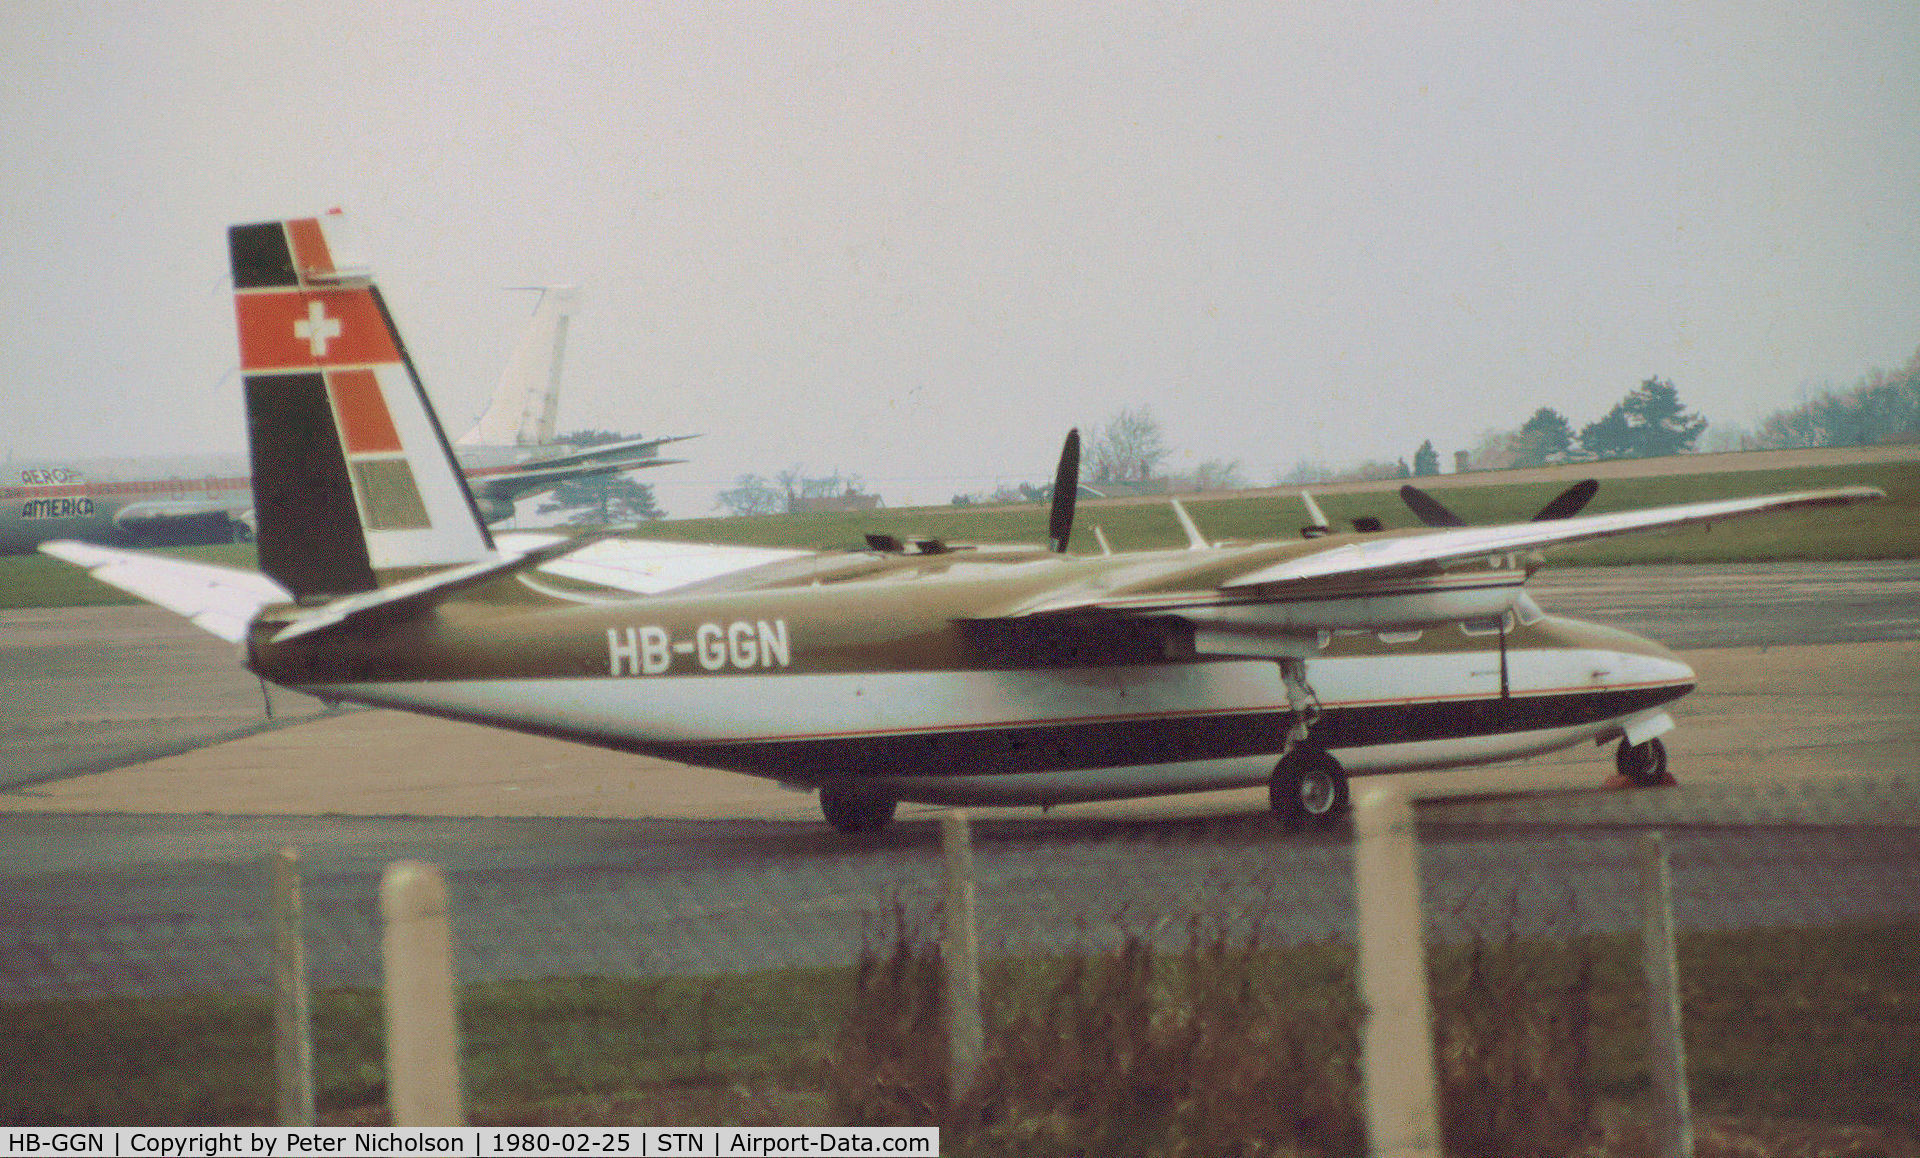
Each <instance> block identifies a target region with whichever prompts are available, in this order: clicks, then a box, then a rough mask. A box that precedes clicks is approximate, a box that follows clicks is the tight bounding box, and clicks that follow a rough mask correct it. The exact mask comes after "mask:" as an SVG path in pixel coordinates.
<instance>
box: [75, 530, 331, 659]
mask: <svg viewBox="0 0 1920 1158" xmlns="http://www.w3.org/2000/svg"><path fill="white" fill-rule="evenodd" d="M40 549H41V550H42V551H45V552H46V553H47V554H49V555H52V556H53V557H55V558H56V559H64V560H66V561H67V562H69V563H72V564H73V565H75V566H76V567H84V568H85V569H86V570H87V572H88V573H89V574H91V575H92V576H93V577H94V578H95V579H98V580H100V582H102V583H105V584H106V585H107V586H109V587H117V588H119V589H120V590H122V591H125V592H128V593H130V594H133V595H138V596H139V597H140V598H142V599H145V600H147V601H149V602H152V603H157V604H159V605H160V606H162V607H164V608H166V609H167V610H168V611H171V612H174V613H175V614H177V615H184V616H186V617H187V618H188V619H191V620H192V621H193V622H194V623H195V624H196V625H197V626H199V627H201V628H203V629H204V630H206V631H210V632H212V633H213V634H215V635H217V636H219V637H220V638H221V639H224V640H226V641H227V642H229V643H238V642H240V641H241V640H242V639H244V638H246V634H247V624H248V623H250V622H251V621H252V620H253V617H254V615H255V613H257V612H258V611H259V610H260V609H261V608H262V607H265V606H266V605H267V604H269V603H287V602H290V601H292V599H293V596H291V595H289V594H288V593H287V590H286V588H284V587H282V586H280V585H279V584H278V583H275V582H274V581H273V580H271V579H269V578H267V577H266V576H265V575H262V574H260V573H259V572H257V571H242V570H239V569H238V568H234V567H219V566H215V565H214V564H211V563H195V562H192V561H190V560H187V559H175V558H172V557H170V556H166V555H155V554H152V553H151V552H147V551H116V550H114V549H112V548H110V547H96V546H94V545H93V544H91V543H76V542H74V541H72V540H70V539H62V540H58V541H56V542H52V543H42V544H41V545H40Z"/></svg>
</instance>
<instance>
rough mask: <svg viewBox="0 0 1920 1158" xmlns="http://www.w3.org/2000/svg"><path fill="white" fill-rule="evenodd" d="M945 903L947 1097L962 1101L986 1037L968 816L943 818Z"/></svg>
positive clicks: (942, 944)
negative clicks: (981, 999)
mask: <svg viewBox="0 0 1920 1158" xmlns="http://www.w3.org/2000/svg"><path fill="white" fill-rule="evenodd" d="M940 847H941V851H942V852H943V853H944V854H945V860H946V870H947V899H946V904H945V906H944V907H943V909H942V912H941V924H942V926H943V927H942V929H941V938H940V960H941V964H942V966H943V972H944V973H945V976H946V991H947V992H946V997H947V1059H948V1061H947V1093H948V1096H949V1097H950V1098H952V1099H955V1100H957V1099H959V1098H960V1097H961V1096H962V1095H964V1094H965V1093H966V1092H967V1090H968V1089H969V1088H971V1087H972V1085H973V1079H974V1075H975V1074H976V1073H978V1072H979V1069H980V1053H981V1049H982V1045H983V1038H984V1033H983V1029H982V1026H981V1020H980V936H979V931H978V929H977V927H976V926H975V923H974V897H975V893H974V882H973V845H972V836H971V833H970V832H969V829H968V825H967V814H966V813H965V812H964V811H961V810H960V809H954V810H953V811H951V812H948V813H947V814H946V815H945V816H943V817H941V819H940Z"/></svg>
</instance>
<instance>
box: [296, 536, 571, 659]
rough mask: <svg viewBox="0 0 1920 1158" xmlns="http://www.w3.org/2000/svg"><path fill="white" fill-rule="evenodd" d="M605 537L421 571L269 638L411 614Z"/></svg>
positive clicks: (308, 617) (312, 614)
mask: <svg viewBox="0 0 1920 1158" xmlns="http://www.w3.org/2000/svg"><path fill="white" fill-rule="evenodd" d="M605 537H606V536H604V535H582V536H580V537H579V538H576V539H562V540H560V541H559V542H557V543H552V544H549V545H547V546H545V547H536V548H534V549H533V550H531V551H528V552H526V553H525V554H522V555H499V556H495V557H493V558H491V559H482V560H480V561H479V562H477V563H467V564H465V565H463V566H459V567H452V568H449V569H447V570H445V571H436V572H434V573H433V574H431V575H422V576H420V577H419V578H418V579H409V580H407V581H406V582H404V583H395V584H394V585H393V586H391V587H382V588H380V589H379V590H377V591H363V592H361V593H360V594H358V595H349V596H346V597H344V598H341V599H335V600H333V601H332V602H331V603H328V604H326V605H325V606H323V607H320V608H317V609H315V610H314V611H312V612H310V613H308V614H306V615H302V616H301V617H299V618H298V619H296V620H294V621H293V622H292V623H289V624H287V626H285V627H283V628H281V629H280V631H279V632H278V633H277V634H275V635H274V637H273V642H275V643H285V642H286V641H288V640H290V639H298V638H300V637H301V636H303V635H312V634H313V633H315V632H317V631H325V630H327V629H329V628H332V627H337V626H339V625H340V624H343V623H347V622H349V621H352V620H359V619H366V618H369V617H372V616H376V615H378V616H383V617H395V616H403V615H407V614H411V613H412V612H414V611H417V610H419V609H420V608H422V607H424V606H425V605H427V604H429V603H437V602H439V601H440V600H442V599H444V598H446V597H447V596H449V595H452V594H454V593H455V592H458V591H464V590H466V589H467V588H469V587H474V586H477V585H479V584H481V583H485V582H488V581H489V580H492V579H494V578H497V577H498V576H501V575H504V574H507V573H508V572H511V571H521V570H525V569H527V568H531V567H538V566H539V565H540V564H542V563H545V562H548V561H549V560H553V559H558V558H559V557H560V556H562V555H569V554H572V553H573V552H575V551H578V550H580V549H581V548H583V547H587V546H590V545H592V544H593V543H596V542H598V541H599V540H600V539H602V538H605Z"/></svg>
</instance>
